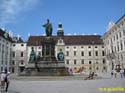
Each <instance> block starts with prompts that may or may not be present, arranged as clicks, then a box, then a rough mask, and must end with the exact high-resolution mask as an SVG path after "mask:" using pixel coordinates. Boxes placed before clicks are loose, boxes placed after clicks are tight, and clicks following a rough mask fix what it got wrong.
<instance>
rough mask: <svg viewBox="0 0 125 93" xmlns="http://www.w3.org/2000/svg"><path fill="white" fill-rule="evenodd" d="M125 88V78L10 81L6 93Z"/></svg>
mask: <svg viewBox="0 0 125 93" xmlns="http://www.w3.org/2000/svg"><path fill="white" fill-rule="evenodd" d="M117 87H124V88H125V78H112V79H98V80H50V81H48V80H11V84H10V87H9V92H8V93H125V91H123V92H120V91H116V92H105V91H101V90H99V88H117ZM1 93H5V92H1Z"/></svg>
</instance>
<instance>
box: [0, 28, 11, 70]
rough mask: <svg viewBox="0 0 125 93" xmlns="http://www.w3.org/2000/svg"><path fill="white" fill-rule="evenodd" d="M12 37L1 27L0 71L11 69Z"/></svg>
mask: <svg viewBox="0 0 125 93" xmlns="http://www.w3.org/2000/svg"><path fill="white" fill-rule="evenodd" d="M11 44H12V39H11V37H10V36H9V34H8V33H7V32H6V31H4V30H3V29H1V28H0V72H1V71H3V70H4V69H8V70H9V66H10V62H11V50H12V47H11Z"/></svg>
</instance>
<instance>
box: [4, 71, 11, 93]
mask: <svg viewBox="0 0 125 93" xmlns="http://www.w3.org/2000/svg"><path fill="white" fill-rule="evenodd" d="M4 81H5V85H6V87H5V91H6V92H7V91H8V87H9V84H10V72H8V73H7V74H6V76H5V79H4Z"/></svg>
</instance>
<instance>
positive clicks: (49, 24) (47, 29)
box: [43, 19, 53, 36]
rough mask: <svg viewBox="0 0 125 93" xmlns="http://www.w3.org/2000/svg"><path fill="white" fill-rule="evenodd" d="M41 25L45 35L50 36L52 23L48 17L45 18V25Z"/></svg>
mask: <svg viewBox="0 0 125 93" xmlns="http://www.w3.org/2000/svg"><path fill="white" fill-rule="evenodd" d="M43 27H45V30H46V36H52V30H53V28H52V24H51V23H50V22H49V19H47V23H46V24H45V25H43Z"/></svg>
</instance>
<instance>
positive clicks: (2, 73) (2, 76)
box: [0, 71, 6, 91]
mask: <svg viewBox="0 0 125 93" xmlns="http://www.w3.org/2000/svg"><path fill="white" fill-rule="evenodd" d="M5 76H6V73H5V71H2V72H1V75H0V81H1V90H2V91H3V90H4V87H5V82H4V78H5Z"/></svg>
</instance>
